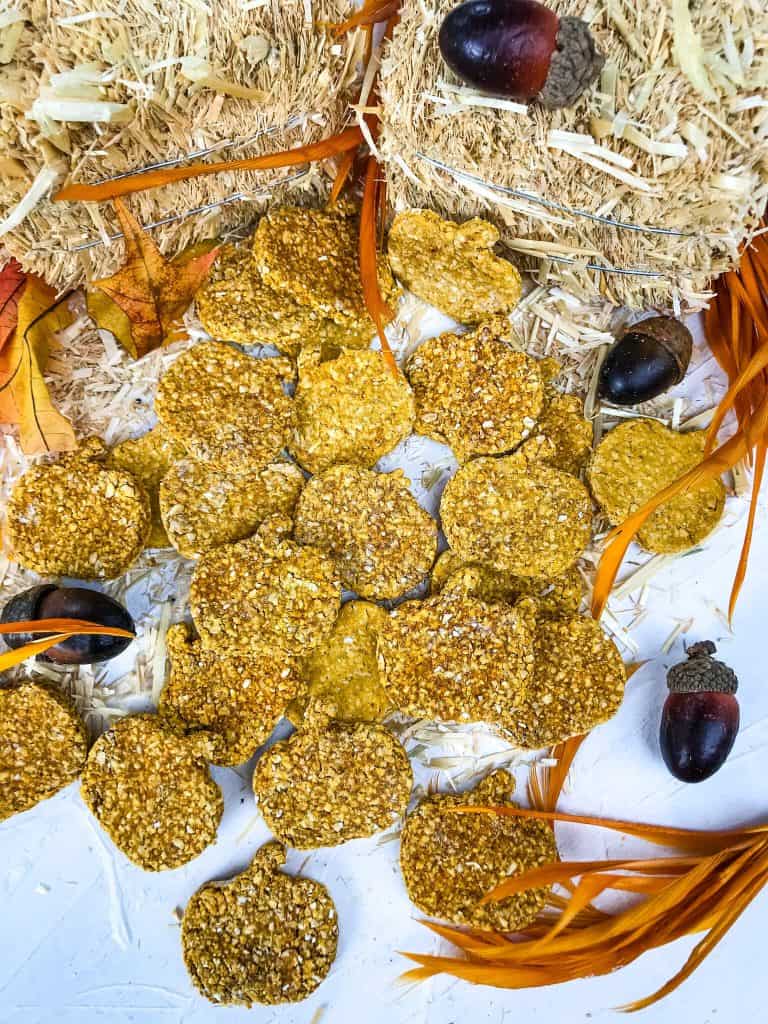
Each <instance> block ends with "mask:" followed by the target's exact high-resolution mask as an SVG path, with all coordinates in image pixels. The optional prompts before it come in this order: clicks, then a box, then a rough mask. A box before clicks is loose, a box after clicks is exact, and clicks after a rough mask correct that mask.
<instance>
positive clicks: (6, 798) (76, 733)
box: [0, 682, 88, 821]
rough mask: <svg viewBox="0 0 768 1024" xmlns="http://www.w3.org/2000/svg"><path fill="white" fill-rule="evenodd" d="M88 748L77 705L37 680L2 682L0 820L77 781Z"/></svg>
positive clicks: (0, 703)
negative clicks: (17, 683)
mask: <svg viewBox="0 0 768 1024" xmlns="http://www.w3.org/2000/svg"><path fill="white" fill-rule="evenodd" d="M87 753H88V741H87V738H86V734H85V726H84V725H83V722H82V721H81V719H80V716H79V715H78V713H77V711H76V710H75V705H74V704H73V702H72V701H71V700H69V698H68V697H66V696H65V695H64V694H63V693H60V692H59V691H58V690H54V689H53V687H51V686H48V685H43V684H42V683H36V682H25V683H22V684H21V685H19V686H2V687H0V821H4V820H5V818H10V817H11V816H12V815H14V814H19V813H20V812H21V811H26V810H27V809H28V808H30V807H34V806H35V804H39V803H40V802H41V800H47V799H48V797H49V796H53V795H54V793H58V791H59V790H60V789H63V788H64V787H65V786H68V785H69V784H70V783H71V782H74V781H75V779H76V778H77V777H78V775H79V774H80V772H81V771H82V768H83V765H84V764H85V757H86V754H87Z"/></svg>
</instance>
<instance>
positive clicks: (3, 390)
mask: <svg viewBox="0 0 768 1024" xmlns="http://www.w3.org/2000/svg"><path fill="white" fill-rule="evenodd" d="M17 316H18V319H17V325H16V329H15V331H14V333H13V337H12V338H11V340H10V341H9V342H8V343H7V344H6V345H5V346H4V347H3V349H2V351H0V422H2V423H18V425H19V435H20V442H21V450H22V451H23V452H24V453H25V454H26V455H41V454H44V453H45V452H71V451H74V449H75V448H76V447H77V441H76V440H75V434H74V431H73V429H72V424H71V423H70V422H69V420H68V419H67V418H66V417H65V416H62V415H61V413H60V412H59V411H58V410H57V409H56V408H55V407H54V405H53V403H52V402H51V397H50V395H49V394H48V388H47V386H46V383H45V380H44V379H43V371H44V370H45V366H46V363H47V362H48V352H49V347H50V342H51V338H52V336H53V335H54V334H55V333H56V332H57V331H61V330H63V329H64V328H65V327H68V326H69V325H70V323H71V322H72V314H71V313H70V311H69V309H68V308H67V306H66V304H65V302H64V301H63V300H60V301H59V302H57V301H56V293H55V291H54V290H53V288H49V287H48V285H47V284H46V283H45V281H43V280H42V279H41V278H39V277H34V276H33V275H31V274H30V275H28V276H27V278H26V282H25V284H24V288H23V291H22V292H21V293H20V296H19V298H18V309H17Z"/></svg>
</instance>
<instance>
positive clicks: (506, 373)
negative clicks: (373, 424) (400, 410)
mask: <svg viewBox="0 0 768 1024" xmlns="http://www.w3.org/2000/svg"><path fill="white" fill-rule="evenodd" d="M406 374H407V376H408V380H409V381H410V383H411V387H412V388H413V390H414V394H415V396H416V426H415V430H416V433H417V434H425V435H426V436H427V437H431V438H433V439H434V440H436V441H440V442H441V443H443V444H447V445H449V446H450V447H451V448H452V449H453V451H454V454H455V455H456V458H457V459H458V460H459V462H466V461H467V460H468V459H471V458H473V457H474V456H476V455H494V454H498V453H501V452H507V451H510V450H511V449H512V448H515V447H516V446H517V445H518V444H520V442H521V441H523V440H525V438H526V437H528V435H529V434H530V433H531V431H532V430H533V429H534V427H535V424H536V420H537V419H538V418H539V415H540V413H541V410H542V407H543V402H544V383H543V381H542V378H541V374H540V373H539V368H538V364H537V363H536V360H535V359H531V357H530V356H527V355H526V354H525V353H524V352H518V351H515V349H513V348H512V347H511V346H510V345H508V344H507V343H506V342H505V341H503V340H502V339H501V338H500V337H499V336H498V334H497V333H496V331H495V330H494V329H493V326H492V325H488V324H484V325H482V326H481V327H479V328H477V330H474V331H471V332H470V333H468V334H450V333H449V334H441V335H440V336H439V337H437V338H430V339H429V340H428V341H425V342H424V343H423V344H422V345H420V346H419V348H417V349H416V351H415V352H414V354H413V355H412V356H411V358H410V359H409V361H408V364H407V366H406Z"/></svg>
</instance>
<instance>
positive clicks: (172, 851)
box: [80, 715, 224, 871]
mask: <svg viewBox="0 0 768 1024" xmlns="http://www.w3.org/2000/svg"><path fill="white" fill-rule="evenodd" d="M210 755H211V743H210V740H209V739H208V737H207V736H205V735H203V734H200V733H198V734H197V735H195V736H180V735H179V734H178V733H176V732H174V731H173V730H172V729H171V728H170V727H169V726H168V725H166V724H165V723H164V722H163V720H162V719H161V718H158V716H157V715H132V716H131V717H129V718H122V719H121V720H120V721H118V722H116V723H115V725H113V726H112V728H111V729H110V730H109V731H108V732H105V733H104V734H103V736H101V737H99V739H98V740H96V742H95V743H94V745H93V746H92V747H91V752H90V753H89V755H88V761H87V762H86V766H85V770H84V771H83V777H82V781H81V786H80V792H81V795H82V797H83V800H84V801H85V804H86V806H87V807H88V809H89V810H90V811H91V812H92V813H93V815H94V816H95V818H96V820H97V821H98V823H99V824H100V825H101V827H102V828H103V829H104V831H105V832H106V833H107V835H108V836H109V837H110V839H111V840H112V842H113V843H114V844H115V846H117V848H118V849H119V850H121V851H122V852H123V853H124V854H125V856H126V857H128V859H129V860H131V861H133V863H134V864H137V865H138V866H139V867H140V868H144V870H145V871H167V870H169V869H171V868H178V867H181V865H182V864H186V863H188V862H189V861H190V860H193V859H194V858H195V857H197V856H198V855H199V854H201V853H202V852H203V850H204V849H205V848H206V847H207V846H210V845H211V843H212V842H214V840H215V839H216V829H217V828H218V826H219V821H220V820H221V815H222V812H223V810H224V801H223V799H222V796H221V791H220V790H219V787H218V786H217V785H216V783H215V782H214V781H213V779H212V778H211V776H210V773H209V770H208V765H207V763H206V762H207V761H208V759H209V757H210Z"/></svg>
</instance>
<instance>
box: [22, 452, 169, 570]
mask: <svg viewBox="0 0 768 1024" xmlns="http://www.w3.org/2000/svg"><path fill="white" fill-rule="evenodd" d="M106 455H107V449H106V446H105V445H104V444H103V442H102V441H100V440H99V439H98V438H95V437H92V438H89V439H88V440H87V441H84V442H83V443H82V445H81V446H80V447H79V448H78V450H77V451H76V452H73V453H72V454H71V455H63V456H61V457H60V458H59V459H58V461H56V462H53V463H51V462H48V463H38V464H37V465H35V466H32V467H31V468H30V469H28V470H27V472H26V473H25V474H24V476H22V477H21V479H20V480H19V481H18V482H17V483H16V486H15V487H14V489H13V493H12V495H11V499H10V501H9V502H8V513H7V514H8V533H9V537H10V542H11V546H12V548H13V551H14V554H15V557H16V558H17V559H18V561H19V562H20V563H21V565H23V566H24V568H25V569H32V570H34V571H35V572H39V573H41V574H42V575H45V576H75V577H79V578H80V579H113V578H114V577H116V576H120V575H122V573H124V572H125V571H126V569H128V568H129V566H130V565H131V564H132V563H133V562H134V561H135V560H136V558H137V557H138V556H139V554H140V553H141V550H142V548H143V547H144V544H145V543H146V541H147V538H148V536H149V530H150V523H151V511H150V504H149V498H148V496H147V493H146V491H145V490H144V488H143V487H142V486H141V484H139V482H138V481H137V480H136V478H135V477H133V476H131V475H130V474H129V473H126V472H124V471H123V470H120V469H108V468H107V467H106V466H105V465H104V459H105V458H106Z"/></svg>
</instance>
